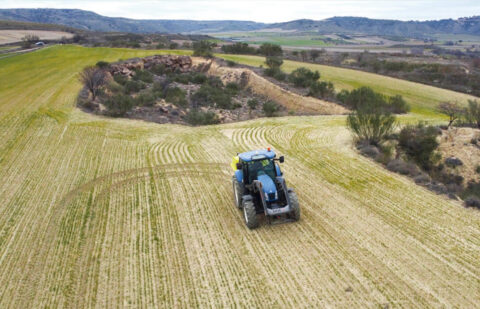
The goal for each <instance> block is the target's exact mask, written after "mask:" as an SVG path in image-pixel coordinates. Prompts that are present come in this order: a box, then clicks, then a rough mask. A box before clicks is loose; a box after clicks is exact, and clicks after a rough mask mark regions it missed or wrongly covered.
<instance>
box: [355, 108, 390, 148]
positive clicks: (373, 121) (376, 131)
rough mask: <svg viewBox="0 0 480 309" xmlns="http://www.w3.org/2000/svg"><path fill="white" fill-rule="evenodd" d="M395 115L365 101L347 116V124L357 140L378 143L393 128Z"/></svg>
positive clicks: (381, 141)
mask: <svg viewBox="0 0 480 309" xmlns="http://www.w3.org/2000/svg"><path fill="white" fill-rule="evenodd" d="M395 125H396V119H395V116H393V115H391V114H390V113H388V112H385V111H383V110H382V109H379V108H377V107H376V106H375V105H374V104H373V103H370V102H367V103H365V104H362V105H361V108H360V109H358V110H357V111H355V112H353V113H352V114H350V115H348V117H347V126H348V128H349V129H350V130H351V131H352V132H353V134H354V135H355V136H356V138H357V140H358V141H363V142H366V143H368V144H371V145H377V146H378V145H380V144H381V143H383V141H384V140H385V139H386V137H387V136H389V135H390V134H391V133H392V132H393V130H394V129H395Z"/></svg>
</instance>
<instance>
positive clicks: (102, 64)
mask: <svg viewBox="0 0 480 309" xmlns="http://www.w3.org/2000/svg"><path fill="white" fill-rule="evenodd" d="M109 65H110V63H108V62H106V61H98V62H97V64H95V66H97V67H98V68H100V69H106V68H108V66H109Z"/></svg>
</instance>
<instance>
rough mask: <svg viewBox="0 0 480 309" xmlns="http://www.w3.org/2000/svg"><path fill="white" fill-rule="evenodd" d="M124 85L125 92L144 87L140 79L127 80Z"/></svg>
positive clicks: (137, 90) (136, 90) (128, 92)
mask: <svg viewBox="0 0 480 309" xmlns="http://www.w3.org/2000/svg"><path fill="white" fill-rule="evenodd" d="M124 86H125V93H126V94H132V93H136V92H139V91H140V90H142V89H145V84H144V83H143V82H141V81H136V80H128V81H127V82H126V83H125V85H124Z"/></svg>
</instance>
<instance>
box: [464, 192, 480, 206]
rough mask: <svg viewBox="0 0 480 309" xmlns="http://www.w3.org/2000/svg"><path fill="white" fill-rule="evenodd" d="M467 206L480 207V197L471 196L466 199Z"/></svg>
mask: <svg viewBox="0 0 480 309" xmlns="http://www.w3.org/2000/svg"><path fill="white" fill-rule="evenodd" d="M465 206H466V207H474V208H478V209H480V198H478V197H476V196H473V195H472V196H469V197H467V198H466V199H465Z"/></svg>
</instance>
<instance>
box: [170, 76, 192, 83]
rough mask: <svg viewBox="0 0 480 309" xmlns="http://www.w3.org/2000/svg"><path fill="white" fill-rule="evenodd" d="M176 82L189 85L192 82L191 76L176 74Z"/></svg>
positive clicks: (173, 78) (174, 77)
mask: <svg viewBox="0 0 480 309" xmlns="http://www.w3.org/2000/svg"><path fill="white" fill-rule="evenodd" d="M171 78H172V80H173V81H174V82H177V83H180V84H184V85H187V84H188V83H189V82H190V74H175V75H173V76H172V77H171Z"/></svg>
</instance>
